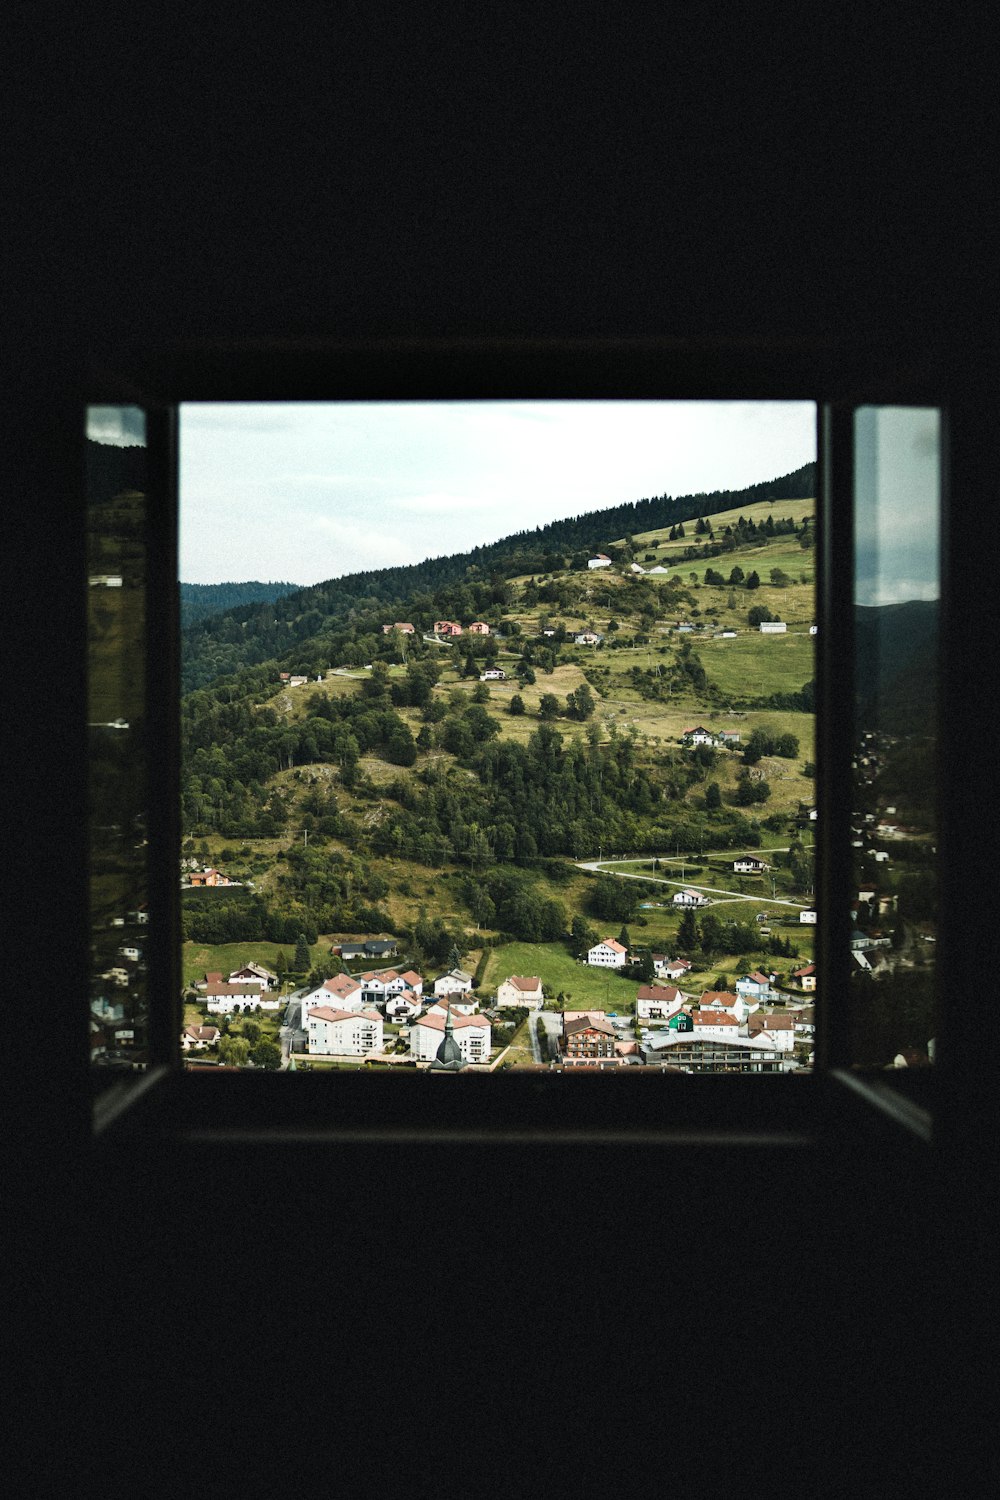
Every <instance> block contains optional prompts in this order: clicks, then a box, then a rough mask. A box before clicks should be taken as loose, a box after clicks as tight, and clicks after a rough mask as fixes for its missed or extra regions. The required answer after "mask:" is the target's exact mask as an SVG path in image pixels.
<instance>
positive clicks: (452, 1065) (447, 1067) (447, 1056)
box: [431, 1000, 465, 1073]
mask: <svg viewBox="0 0 1000 1500" xmlns="http://www.w3.org/2000/svg"><path fill="white" fill-rule="evenodd" d="M464 1067H465V1063H464V1062H463V1060H462V1053H461V1049H460V1048H459V1045H458V1043H457V1042H456V1040H455V1023H454V1022H453V1021H452V1019H451V1001H450V1000H449V1001H448V1002H447V1012H446V1014H445V1018H444V1037H443V1038H442V1041H441V1045H440V1047H439V1048H438V1049H437V1053H436V1054H435V1057H434V1061H433V1062H432V1063H431V1072H432V1073H444V1072H447V1073H457V1072H458V1071H459V1070H460V1069H461V1068H464Z"/></svg>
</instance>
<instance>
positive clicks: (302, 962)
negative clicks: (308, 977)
mask: <svg viewBox="0 0 1000 1500" xmlns="http://www.w3.org/2000/svg"><path fill="white" fill-rule="evenodd" d="M294 965H295V972H296V973H297V974H305V973H306V972H307V970H308V968H309V944H308V943H307V942H306V935H305V933H304V932H300V933H299V935H298V937H297V938H296V939H295V959H294Z"/></svg>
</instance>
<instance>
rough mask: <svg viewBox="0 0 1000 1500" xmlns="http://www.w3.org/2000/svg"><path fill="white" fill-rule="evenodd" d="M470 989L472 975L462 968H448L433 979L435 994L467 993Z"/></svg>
mask: <svg viewBox="0 0 1000 1500" xmlns="http://www.w3.org/2000/svg"><path fill="white" fill-rule="evenodd" d="M471 989H472V975H471V974H466V972H465V970H464V969H449V970H448V973H447V974H442V975H441V978H440V979H435V981H434V993H435V995H467V994H468V993H469V991H470V990H471Z"/></svg>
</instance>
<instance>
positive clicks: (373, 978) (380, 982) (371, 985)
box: [360, 969, 420, 1001]
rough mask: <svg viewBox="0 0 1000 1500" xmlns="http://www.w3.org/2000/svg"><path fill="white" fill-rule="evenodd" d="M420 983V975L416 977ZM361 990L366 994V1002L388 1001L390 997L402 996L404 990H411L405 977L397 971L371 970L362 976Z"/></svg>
mask: <svg viewBox="0 0 1000 1500" xmlns="http://www.w3.org/2000/svg"><path fill="white" fill-rule="evenodd" d="M416 979H417V983H418V984H419V983H420V976H419V974H418V975H417V976H416ZM360 983H361V988H362V989H363V990H364V992H365V1000H366V1001H368V1000H388V998H389V996H390V995H400V994H402V992H403V990H408V989H411V988H412V986H411V985H410V984H408V983H407V981H406V978H405V976H404V975H402V974H399V973H397V971H396V970H395V969H370V970H369V971H368V973H366V974H362V975H361V976H360Z"/></svg>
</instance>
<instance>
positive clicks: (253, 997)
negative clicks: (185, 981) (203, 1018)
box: [205, 979, 261, 1015]
mask: <svg viewBox="0 0 1000 1500" xmlns="http://www.w3.org/2000/svg"><path fill="white" fill-rule="evenodd" d="M205 1004H206V1008H207V1009H208V1010H210V1011H214V1012H215V1013H216V1014H217V1015H229V1014H231V1013H232V1012H233V1011H239V1012H240V1013H241V1014H242V1013H243V1011H245V1010H260V1009H261V988H260V985H259V984H224V983H222V982H220V981H219V980H217V979H216V980H212V981H211V983H210V984H209V985H208V988H207V990H206V993H205Z"/></svg>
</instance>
